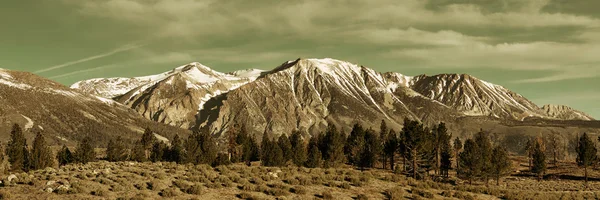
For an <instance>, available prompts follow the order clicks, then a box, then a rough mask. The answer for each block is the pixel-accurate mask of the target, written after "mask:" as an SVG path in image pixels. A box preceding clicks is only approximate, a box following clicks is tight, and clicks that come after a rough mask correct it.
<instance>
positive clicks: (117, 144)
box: [106, 136, 129, 162]
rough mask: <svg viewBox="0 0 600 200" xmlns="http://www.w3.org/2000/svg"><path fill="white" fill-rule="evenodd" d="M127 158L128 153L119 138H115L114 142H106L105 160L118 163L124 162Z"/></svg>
mask: <svg viewBox="0 0 600 200" xmlns="http://www.w3.org/2000/svg"><path fill="white" fill-rule="evenodd" d="M128 158H129V152H128V150H127V147H126V145H125V143H124V141H123V139H122V138H121V136H117V139H116V140H115V141H113V140H109V141H108V145H106V159H107V160H108V161H110V162H119V161H125V160H127V159H128Z"/></svg>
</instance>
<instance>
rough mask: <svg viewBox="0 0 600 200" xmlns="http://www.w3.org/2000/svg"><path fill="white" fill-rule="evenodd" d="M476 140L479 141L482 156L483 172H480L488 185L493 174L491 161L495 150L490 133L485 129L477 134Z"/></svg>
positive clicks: (479, 152) (479, 151) (481, 169)
mask: <svg viewBox="0 0 600 200" xmlns="http://www.w3.org/2000/svg"><path fill="white" fill-rule="evenodd" d="M474 140H475V142H476V143H477V147H478V149H477V151H478V154H479V156H480V157H481V160H480V161H479V162H480V165H479V166H480V167H481V168H480V173H481V174H479V176H480V177H481V178H483V180H484V181H485V183H486V185H487V184H488V181H489V178H490V176H491V175H492V165H491V163H490V160H491V159H492V151H493V147H492V142H491V141H490V138H489V137H488V134H487V133H486V132H484V131H483V130H480V131H479V132H478V133H477V134H475V138H474Z"/></svg>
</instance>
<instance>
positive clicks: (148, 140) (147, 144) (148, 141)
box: [140, 128, 156, 159]
mask: <svg viewBox="0 0 600 200" xmlns="http://www.w3.org/2000/svg"><path fill="white" fill-rule="evenodd" d="M155 141H156V137H154V133H152V130H150V128H146V129H145V130H144V134H143V135H142V138H141V139H140V143H141V144H142V147H143V148H144V157H145V158H146V159H148V158H149V157H150V151H151V149H152V145H154V142H155Z"/></svg>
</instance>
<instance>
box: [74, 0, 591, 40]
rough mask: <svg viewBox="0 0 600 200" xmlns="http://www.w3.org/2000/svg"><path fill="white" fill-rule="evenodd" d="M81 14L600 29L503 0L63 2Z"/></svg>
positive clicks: (165, 26)
mask: <svg viewBox="0 0 600 200" xmlns="http://www.w3.org/2000/svg"><path fill="white" fill-rule="evenodd" d="M63 1H65V2H68V3H70V4H72V5H75V6H76V7H77V8H78V9H79V11H80V13H82V14H84V15H91V16H97V17H103V18H110V19H113V20H117V21H121V22H127V23H132V24H134V25H136V26H147V27H150V28H153V29H155V33H156V34H157V35H160V36H167V37H182V36H188V37H192V36H198V35H219V34H229V35H230V34H236V33H237V32H242V31H252V32H257V33H268V34H289V33H294V34H296V35H305V34H315V33H316V34H319V33H322V31H326V30H328V29H331V28H333V27H336V28H340V27H341V28H343V27H347V28H349V29H352V28H356V26H357V25H358V26H359V28H402V29H405V28H408V27H410V26H414V25H420V26H446V27H450V28H459V27H478V28H483V27H505V28H532V27H545V26H581V27H599V25H600V21H599V20H598V19H595V18H592V17H587V16H580V15H574V14H563V13H547V12H542V11H541V10H542V8H543V7H544V6H545V5H546V4H547V3H548V2H547V1H545V0H543V1H539V0H538V1H525V2H523V1H504V2H505V3H504V4H506V6H505V7H507V8H511V9H512V10H504V11H503V12H491V13H490V12H487V11H486V8H485V7H484V6H483V5H477V4H452V3H450V4H444V5H439V6H436V9H435V10H432V9H429V8H428V7H430V4H435V2H436V1H434V0H431V1H424V0H405V1H397V0H372V1H362V0H346V1H318V0H304V1H282V2H273V1H263V0H257V1H252V2H248V1H242V0H234V1H216V0H154V1H147V0H97V1H78V0H77V1H76V0H63Z"/></svg>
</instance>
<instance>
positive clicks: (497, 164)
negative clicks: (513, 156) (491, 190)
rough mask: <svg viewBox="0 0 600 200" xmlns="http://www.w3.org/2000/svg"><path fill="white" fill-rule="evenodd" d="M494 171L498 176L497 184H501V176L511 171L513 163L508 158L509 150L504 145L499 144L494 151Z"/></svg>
mask: <svg viewBox="0 0 600 200" xmlns="http://www.w3.org/2000/svg"><path fill="white" fill-rule="evenodd" d="M491 164H492V172H493V176H494V178H496V185H500V178H501V177H503V176H505V175H507V174H508V173H509V172H510V169H511V167H512V164H511V162H510V159H509V158H508V152H507V151H506V149H505V148H504V147H500V146H497V147H496V148H494V150H493V151H492V160H491Z"/></svg>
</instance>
